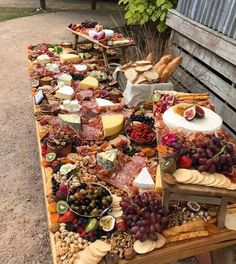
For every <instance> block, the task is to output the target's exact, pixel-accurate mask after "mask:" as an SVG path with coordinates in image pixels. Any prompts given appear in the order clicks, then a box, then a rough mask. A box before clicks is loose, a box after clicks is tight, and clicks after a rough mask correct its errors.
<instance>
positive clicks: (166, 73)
mask: <svg viewBox="0 0 236 264" xmlns="http://www.w3.org/2000/svg"><path fill="white" fill-rule="evenodd" d="M182 60H183V58H182V57H177V58H175V59H174V60H172V61H171V62H170V63H168V65H167V67H166V68H165V69H164V71H163V73H162V75H161V77H160V82H161V83H165V82H168V81H169V79H170V76H171V75H172V73H173V72H174V71H175V70H176V69H177V67H178V66H179V65H180V64H181V63H182Z"/></svg>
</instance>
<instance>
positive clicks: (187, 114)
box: [184, 106, 196, 121]
mask: <svg viewBox="0 0 236 264" xmlns="http://www.w3.org/2000/svg"><path fill="white" fill-rule="evenodd" d="M195 116H196V108H195V106H192V107H190V108H188V109H187V110H185V111H184V117H185V119H187V120H188V121H191V120H193V119H194V117H195Z"/></svg>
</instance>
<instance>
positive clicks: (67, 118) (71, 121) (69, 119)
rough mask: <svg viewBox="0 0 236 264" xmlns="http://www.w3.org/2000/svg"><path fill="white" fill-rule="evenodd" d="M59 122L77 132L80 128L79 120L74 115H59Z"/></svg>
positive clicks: (78, 117)
mask: <svg viewBox="0 0 236 264" xmlns="http://www.w3.org/2000/svg"><path fill="white" fill-rule="evenodd" d="M58 118H59V122H60V123H61V124H65V125H68V126H70V127H72V128H73V129H75V130H79V129H80V128H81V120H80V116H79V115H76V114H59V115H58Z"/></svg>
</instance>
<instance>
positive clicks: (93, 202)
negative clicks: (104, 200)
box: [89, 200, 96, 209]
mask: <svg viewBox="0 0 236 264" xmlns="http://www.w3.org/2000/svg"><path fill="white" fill-rule="evenodd" d="M89 206H90V207H91V208H92V209H94V208H95V207H96V203H95V201H94V200H92V201H91V203H90V204H89Z"/></svg>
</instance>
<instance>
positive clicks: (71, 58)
mask: <svg viewBox="0 0 236 264" xmlns="http://www.w3.org/2000/svg"><path fill="white" fill-rule="evenodd" d="M78 60H80V56H78V55H76V54H66V53H62V54H60V61H61V63H64V62H76V61H78Z"/></svg>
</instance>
